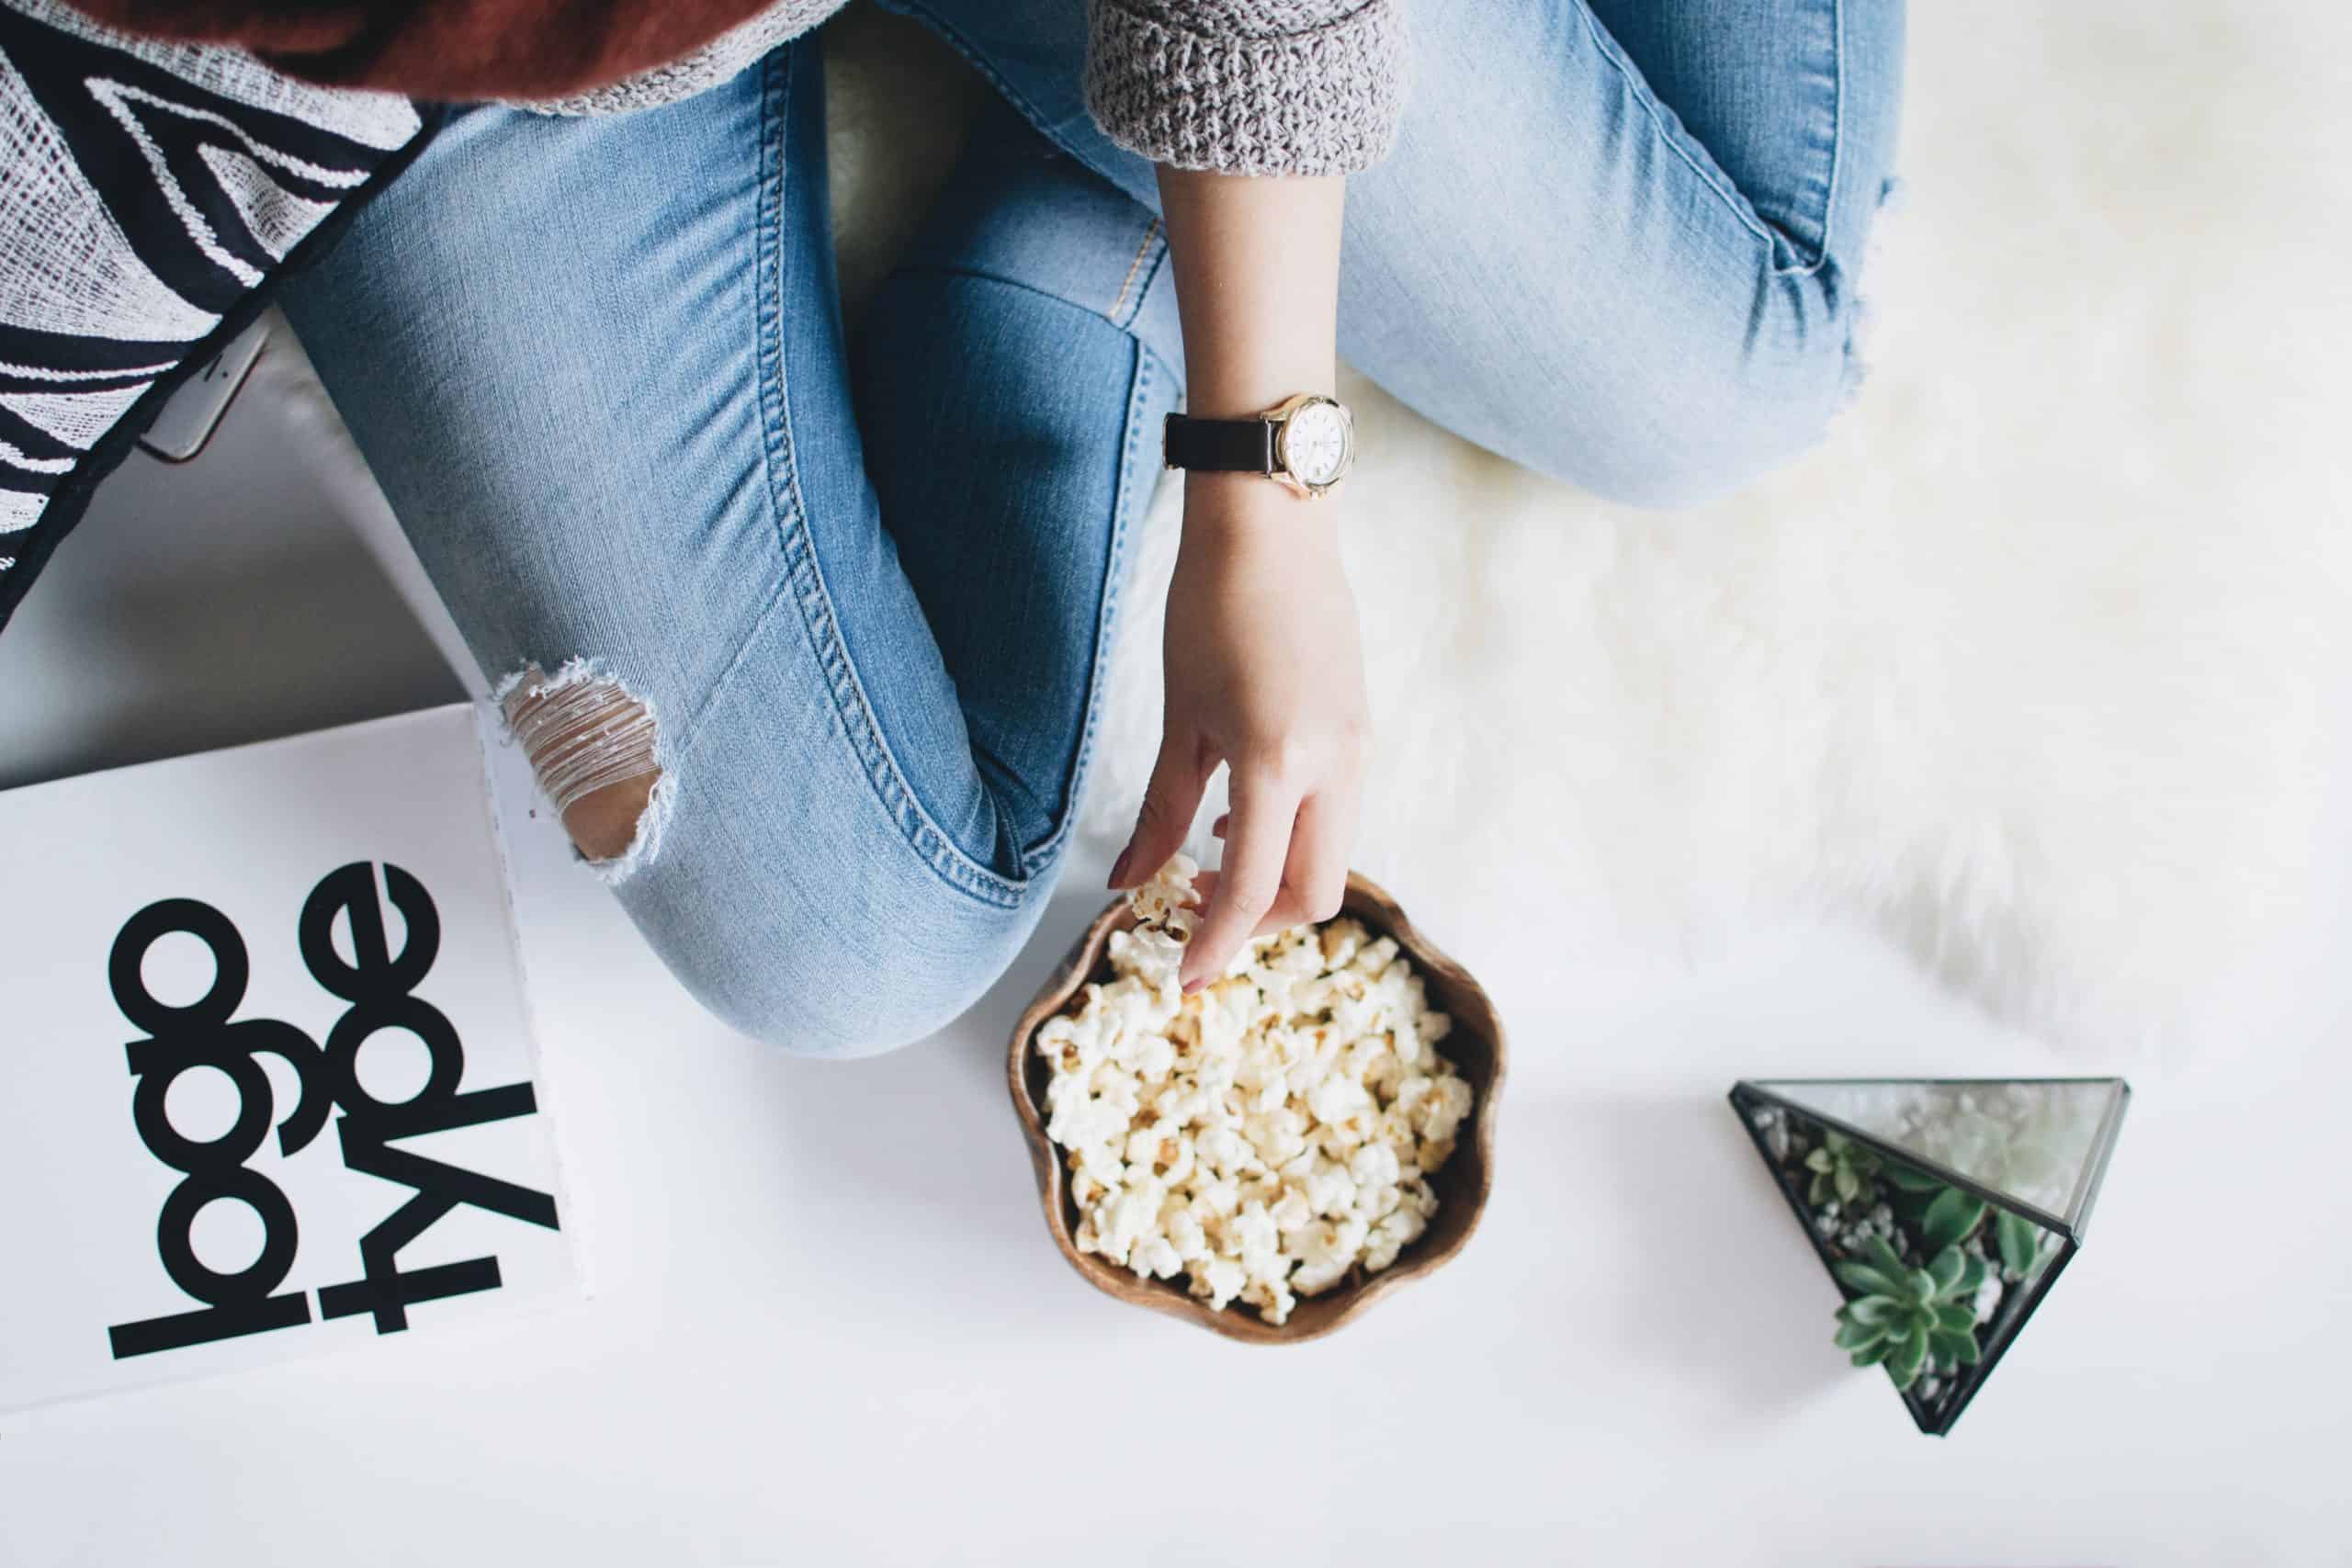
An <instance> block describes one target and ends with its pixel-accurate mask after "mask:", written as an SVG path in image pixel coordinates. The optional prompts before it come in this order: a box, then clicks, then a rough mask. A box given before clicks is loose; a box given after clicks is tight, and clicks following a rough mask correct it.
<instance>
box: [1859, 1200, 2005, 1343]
mask: <svg viewBox="0 0 2352 1568" xmlns="http://www.w3.org/2000/svg"><path fill="white" fill-rule="evenodd" d="M1955 1196H1957V1194H1955ZM1982 1207H1983V1205H1982V1204H1979V1205H1978V1208H1979V1210H1980V1213H1979V1216H1978V1217H1980V1218H1981V1217H1982V1214H1981V1211H1982ZM1972 1224H1973V1221H1972ZM1864 1250H1865V1251H1867V1252H1868V1253H1869V1255H1870V1256H1869V1257H1868V1258H1867V1259H1862V1258H1846V1259H1843V1260H1841V1261H1840V1262H1838V1264H1837V1265H1836V1266H1835V1269H1836V1272H1837V1275H1838V1281H1839V1282H1840V1283H1842V1284H1843V1285H1845V1286H1846V1288H1847V1289H1849V1290H1850V1291H1852V1292H1855V1294H1854V1296H1853V1298H1852V1299H1851V1300H1850V1301H1849V1302H1847V1303H1846V1304H1845V1305H1844V1306H1842V1307H1839V1308H1838V1340H1837V1343H1838V1348H1839V1349H1841V1350H1845V1351H1848V1352H1849V1353H1850V1354H1851V1355H1852V1357H1853V1361H1854V1365H1856V1366H1858V1367H1869V1366H1876V1365H1879V1364H1881V1363H1883V1364H1884V1365H1885V1367H1886V1371H1887V1375H1888V1376H1889V1377H1891V1378H1893V1379H1894V1386H1895V1387H1896V1388H1898V1389H1905V1390H1907V1389H1909V1388H1910V1386H1911V1385H1912V1384H1913V1383H1915V1382H1918V1381H1919V1374H1920V1373H1921V1372H1923V1371H1927V1370H1928V1368H1929V1367H1931V1366H1932V1367H1937V1368H1940V1369H1946V1370H1949V1369H1952V1368H1958V1367H1966V1366H1973V1365H1974V1364H1975V1363H1976V1360H1977V1359H1978V1356H1979V1355H1980V1354H1981V1352H1980V1351H1979V1350H1978V1348H1977V1345H1976V1308H1975V1306H1974V1305H1973V1303H1972V1301H1971V1299H1970V1298H1972V1297H1973V1296H1974V1295H1975V1293H1976V1291H1977V1288H1978V1287H1979V1286H1981V1285H1983V1284H1984V1283H1985V1273H1986V1271H1987V1265H1986V1264H1985V1259H1983V1258H1979V1257H1977V1256H1975V1255H1974V1254H1973V1253H1968V1252H1963V1251H1962V1250H1961V1247H1960V1246H1959V1244H1958V1242H1957V1241H1954V1242H1950V1243H1946V1244H1945V1245H1944V1246H1943V1247H1942V1249H1941V1250H1940V1251H1939V1252H1938V1253H1937V1254H1936V1255H1935V1258H1934V1260H1933V1261H1932V1262H1930V1263H1929V1264H1928V1266H1927V1267H1926V1268H1925V1269H1914V1268H1912V1267H1910V1266H1909V1265H1908V1264H1906V1263H1905V1262H1904V1261H1903V1258H1902V1257H1901V1256H1900V1255H1899V1254H1897V1253H1896V1252H1895V1250H1894V1247H1890V1246H1888V1245H1887V1243H1886V1240H1885V1238H1884V1237H1883V1236H1872V1237H1871V1238H1870V1241H1869V1242H1868V1244H1867V1246H1866V1247H1865V1249H1864Z"/></svg>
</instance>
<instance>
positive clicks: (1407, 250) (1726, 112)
mask: <svg viewBox="0 0 2352 1568" xmlns="http://www.w3.org/2000/svg"><path fill="white" fill-rule="evenodd" d="M888 3H890V4H892V5H893V6H897V7H898V8H900V9H903V10H907V11H909V12H910V13H912V14H914V15H917V16H919V17H924V18H925V19H926V20H928V21H930V22H931V23H932V25H933V26H934V27H935V28H938V30H940V31H941V32H942V33H943V34H944V35H945V36H946V37H947V38H949V39H951V40H952V41H954V42H956V44H957V45H958V46H959V47H961V48H962V49H963V50H964V51H966V53H967V55H969V56H971V57H972V58H973V59H974V60H975V62H977V63H978V64H979V66H980V68H981V69H982V71H983V72H984V73H987V74H988V75H989V77H990V78H991V79H992V80H993V81H994V82H995V83H996V84H997V85H998V86H999V87H1000V89H1001V91H1003V92H1004V93H1005V94H1006V96H1008V97H1010V98H1012V100H1013V101H1014V102H1015V103H1017V104H1019V105H1020V106H1021V107H1023V110H1024V111H1025V112H1027V113H1028V114H1029V116H1030V117H1031V118H1032V119H1033V120H1034V121H1035V123H1036V124H1038V125H1039V126H1040V127H1041V128H1043V129H1044V130H1046V131H1047V132H1048V134H1050V135H1052V136H1054V137H1055V138H1056V139H1057V141H1060V142H1061V143H1062V144H1063V145H1064V146H1065V147H1067V148H1068V149H1069V151H1070V152H1071V153H1072V154H1073V155H1074V156H1076V157H1079V158H1080V159H1081V160H1083V161H1085V162H1086V163H1088V164H1090V165H1091V166H1092V167H1094V168H1096V169H1097V170H1098V171H1099V172H1101V173H1103V174H1104V175H1106V176H1107V177H1109V178H1111V179H1113V180H1114V181H1115V182H1116V183H1118V184H1119V185H1120V186H1122V187H1123V188H1125V189H1126V190H1127V191H1128V192H1129V194H1131V195H1133V196H1135V197H1136V198H1137V199H1138V200H1140V201H1144V202H1147V203H1148V202H1149V201H1151V200H1152V199H1154V197H1153V187H1152V179H1153V176H1152V171H1151V168H1150V166H1149V165H1148V164H1146V163H1145V162H1144V161H1143V160H1141V159H1139V158H1136V157H1135V156H1133V155H1132V154H1129V153H1126V152H1121V151H1120V150H1119V149H1117V148H1115V147H1114V146H1112V145H1111V144H1110V142H1109V141H1106V140H1105V139H1104V138H1103V135H1102V133H1101V132H1100V131H1099V130H1096V129H1095V128H1094V127H1093V125H1092V124H1091V121H1089V120H1088V119H1087V118H1086V115H1085V108H1084V102H1083V98H1082V96H1081V95H1080V86H1079V84H1080V69H1081V61H1082V54H1083V40H1084V14H1083V0H888ZM1412 22H1413V53H1412V71H1413V80H1412V90H1411V95H1410V96H1409V98H1408V101H1407V107H1406V111H1405V119H1404V123H1403V126H1402V128H1401V130H1400V133H1399V136H1398V140H1397V149H1396V152H1394V154H1393V155H1392V156H1391V157H1390V158H1389V159H1388V160H1387V161H1386V162H1385V163H1384V164H1381V165H1380V166H1379V167H1378V168H1375V169H1374V170H1372V171H1371V172H1370V173H1368V174H1366V175H1361V176H1359V177H1357V178H1356V179H1354V180H1353V181H1351V184H1350V189H1349V196H1348V204H1349V209H1348V226H1347V244H1346V252H1345V258H1344V262H1343V269H1342V274H1341V279H1340V352H1341V353H1342V354H1343V355H1346V356H1347V358H1348V360H1349V362H1350V363H1351V364H1352V365H1354V366H1355V367H1356V368H1358V369H1359V370H1362V371H1363V372H1364V373H1366V374H1367V375H1369V376H1371V377H1372V378H1374V380H1376V381H1378V382H1379V383H1380V384H1381V385H1382V386H1383V387H1385V388H1386V389H1388V390H1389V391H1390V392H1392V393H1394V394H1395V395H1396V396H1397V397H1398V398H1400V399H1402V400H1404V401H1405V402H1407V403H1409V404H1411V405H1412V406H1413V407H1415V408H1417V409H1419V411H1420V412H1422V413H1424V414H1427V415H1428V416H1429V417H1430V419H1432V420H1434V421H1436V422H1437V423H1440V424H1442V425H1444V426H1445V427H1447V428H1448V429H1451V430H1453V431H1455V432H1456V433H1458V434H1462V435H1464V436H1466V437H1468V438H1469V439H1471V440H1473V441H1476V442H1477V443H1479V444H1480V445H1482V446H1487V447H1489V448H1491V449H1492V450H1494V451H1497V452H1499V453H1501V454H1503V455H1504V456H1505V457H1511V458H1514V459H1516V460H1518V461H1520V462H1522V463H1525V464H1527V465H1529V466H1530V467H1532V468H1537V469H1540V470H1543V471H1544V472H1546V473H1550V474H1553V475H1555V476H1557V477H1560V478H1563V479H1569V480H1571V481H1573V482H1575V483H1577V484H1579V485H1581V486H1583V487H1584V488H1586V489H1588V490H1591V491H1596V492H1598V493H1600V494H1601V495H1604V496H1607V497H1610V498H1611V499H1615V500H1621V501H1625V502H1635V503H1643V504H1657V505H1671V504H1679V503H1684V502H1693V501H1698V500H1702V499H1705V498H1707V497H1710V496H1713V495H1716V494H1720V493H1722V492H1723V491H1726V490H1728V489H1730V488H1732V487H1734V486H1736V485H1737V484H1739V483H1741V482H1743V481H1745V480H1747V479H1751V478H1753V477H1755V476H1756V475H1757V474H1758V473H1760V472H1762V471H1764V470H1765V469H1767V468H1771V467H1772V466H1774V465H1775V464H1777V463H1780V462H1781V461H1783V460H1785V459H1786V458H1788V457H1791V456H1792V455H1793V454H1794V453H1796V452H1798V451H1800V450H1802V449H1803V448H1804V446H1807V445H1808V444H1809V443H1810V442H1811V441H1812V440H1813V439H1814V437H1815V435H1817V434H1818V433H1819V432H1820V430H1821V428H1822V426H1823V425H1824V424H1825V423H1826V422H1827V420H1828V417H1829V415H1830V413H1831V412H1833V411H1834V410H1835V408H1836V407H1837V406H1838V401H1839V400H1840V399H1841V398H1842V396H1843V395H1844V392H1845V390H1846V389H1847V388H1848V386H1849V384H1850V381H1851V378H1852V375H1853V370H1852V363H1851V344H1852V339H1853V333H1854V328H1855V324H1856V321H1857V319H1858V315H1859V307H1858V302H1857V295H1856V281H1855V280H1856V276H1857V274H1858V272H1859V270H1860V263H1861V257H1862V253H1863V250H1864V248H1865V244H1866V242H1867V239H1868V234H1869V229H1870V224H1871V217H1872V215H1873V214H1874V212H1875V211H1876V209H1877V206H1878V203H1879V199H1880V197H1881V194H1882V192H1883V188H1884V186H1885V184H1886V181H1887V178H1888V173H1889V169H1890V166H1891V164H1892V160H1893V156H1894V140H1895V129H1896V118H1897V110H1898V107H1899V99H1900V87H1901V80H1902V63H1903V6H1902V0H1594V3H1593V4H1591V5H1587V4H1586V3H1585V0H1445V3H1444V4H1442V5H1422V6H1417V7H1416V8H1415V9H1414V11H1413V13H1412Z"/></svg>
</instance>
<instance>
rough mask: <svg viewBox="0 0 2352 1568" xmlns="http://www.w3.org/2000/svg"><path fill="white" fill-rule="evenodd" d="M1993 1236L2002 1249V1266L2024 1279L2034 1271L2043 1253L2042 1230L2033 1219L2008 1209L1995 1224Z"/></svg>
mask: <svg viewBox="0 0 2352 1568" xmlns="http://www.w3.org/2000/svg"><path fill="white" fill-rule="evenodd" d="M1993 1238H1994V1242H1995V1245H1996V1246H1997V1247H1999V1248H2000V1251H2001V1267H2002V1268H2003V1269H2006V1270H2007V1271H2008V1272H2009V1273H2011V1274H2013V1275H2015V1276H2016V1277H2017V1278H2018V1279H2020V1280H2022V1279H2024V1278H2025V1277H2026V1276H2027V1275H2028V1274H2030V1273H2032V1272H2033V1264H2034V1259H2035V1258H2039V1257H2040V1256H2041V1228H2040V1227H2039V1226H2037V1225H2036V1224H2034V1223H2033V1222H2032V1221H2031V1220H2029V1219H2026V1218H2024V1217H2023V1216H2021V1215H2018V1214H2012V1213H2009V1212H2008V1211H2007V1210H2006V1209H2005V1210H2003V1211H2002V1212H2001V1217H2000V1218H1999V1219H1998V1220H1996V1221H1995V1222H1994V1224H1993Z"/></svg>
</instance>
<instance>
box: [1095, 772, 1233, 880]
mask: <svg viewBox="0 0 2352 1568" xmlns="http://www.w3.org/2000/svg"><path fill="white" fill-rule="evenodd" d="M1215 768H1216V758H1214V757H1211V756H1209V755H1208V754H1207V752H1206V750H1205V749H1204V747H1203V746H1202V745H1201V744H1200V742H1199V741H1198V740H1197V739H1193V737H1190V736H1186V737H1183V738H1182V739H1180V738H1178V737H1177V736H1175V735H1166V736H1163V737H1161V738H1160V742H1159V761H1155V762H1153V763H1152V765H1151V783H1150V784H1147V785H1146V786H1145V787H1144V792H1143V809H1142V810H1140V811H1138V812H1137V813H1136V830H1135V833H1134V835H1133V836H1132V837H1130V838H1129V839H1128V840H1127V847H1126V848H1125V849H1124V850H1121V851H1120V852H1119V858H1118V859H1117V860H1114V861H1113V862H1112V863H1111V881H1110V887H1111V891H1113V892H1114V893H1120V892H1125V890H1126V889H1128V888H1130V887H1133V886H1135V885H1136V884H1137V883H1139V882H1145V881H1148V880H1149V879H1150V877H1151V875H1152V874H1153V873H1155V872H1157V871H1158V870H1159V868H1160V867H1161V866H1163V865H1166V864H1167V863H1168V857H1169V856H1170V855H1172V854H1174V853H1175V852H1177V851H1178V850H1181V849H1182V848H1183V847H1184V835H1185V833H1187V832H1188V831H1190V830H1191V829H1192V826H1193V813H1194V812H1195V811H1198V810H1199V809H1200V808H1201V795H1202V793H1203V792H1204V790H1206V789H1207V788H1208V784H1209V773H1211V771H1213V770H1214V769H1215Z"/></svg>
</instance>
